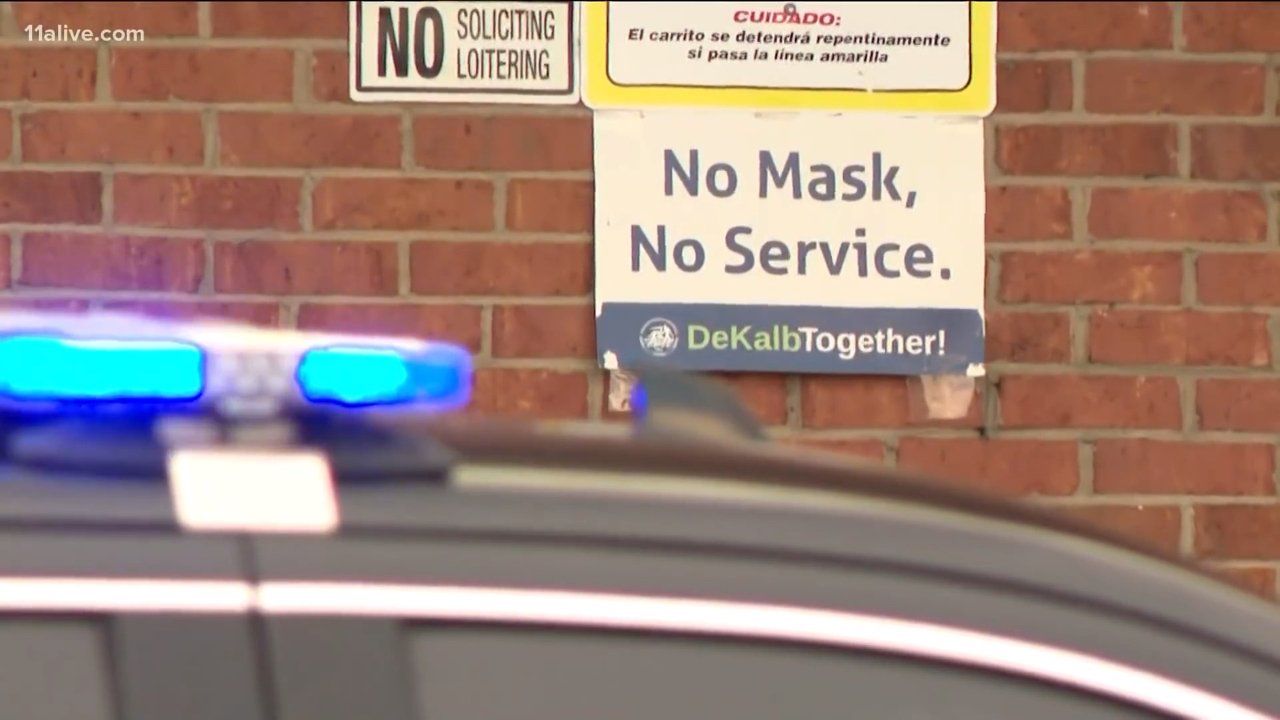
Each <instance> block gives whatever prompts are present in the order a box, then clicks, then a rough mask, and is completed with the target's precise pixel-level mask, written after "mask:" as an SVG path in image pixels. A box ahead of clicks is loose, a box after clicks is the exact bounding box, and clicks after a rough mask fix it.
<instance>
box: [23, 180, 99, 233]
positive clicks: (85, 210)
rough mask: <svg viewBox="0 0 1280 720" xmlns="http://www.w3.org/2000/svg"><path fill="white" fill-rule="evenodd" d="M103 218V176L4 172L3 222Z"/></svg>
mask: <svg viewBox="0 0 1280 720" xmlns="http://www.w3.org/2000/svg"><path fill="white" fill-rule="evenodd" d="M4 222H10V223H14V222H18V223H45V224H53V223H73V224H76V225H92V224H96V223H99V222H102V176H100V175H98V174H97V173H88V172H38V171H34V170H16V171H12V172H0V223H4Z"/></svg>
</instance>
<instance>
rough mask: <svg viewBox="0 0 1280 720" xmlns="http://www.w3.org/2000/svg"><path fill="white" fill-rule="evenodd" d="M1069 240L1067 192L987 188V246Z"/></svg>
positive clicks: (1069, 198) (1003, 187) (1069, 215)
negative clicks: (1004, 243)
mask: <svg viewBox="0 0 1280 720" xmlns="http://www.w3.org/2000/svg"><path fill="white" fill-rule="evenodd" d="M1070 238H1071V197H1070V195H1068V194H1067V189H1066V188H1060V187H1018V186H999V187H991V188H987V242H1019V241H1026V240H1068V239H1070Z"/></svg>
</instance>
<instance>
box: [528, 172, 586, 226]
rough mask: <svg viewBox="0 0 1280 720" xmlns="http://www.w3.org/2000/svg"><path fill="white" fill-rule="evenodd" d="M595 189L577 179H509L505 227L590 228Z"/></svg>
mask: <svg viewBox="0 0 1280 720" xmlns="http://www.w3.org/2000/svg"><path fill="white" fill-rule="evenodd" d="M594 197H595V196H594V191H593V189H592V185H591V183H590V182H587V181H580V180H512V181H511V182H510V183H509V184H508V185H507V228H508V229H510V230H515V231H517V232H560V233H585V232H591V229H592V225H591V223H592V219H593V218H594V215H593V213H594V203H595V200H594Z"/></svg>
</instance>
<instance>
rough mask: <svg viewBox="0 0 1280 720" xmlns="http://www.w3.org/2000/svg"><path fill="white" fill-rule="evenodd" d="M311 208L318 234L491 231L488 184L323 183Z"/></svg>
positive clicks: (407, 181)
mask: <svg viewBox="0 0 1280 720" xmlns="http://www.w3.org/2000/svg"><path fill="white" fill-rule="evenodd" d="M312 205H313V207H314V210H313V218H314V223H315V227H316V229H317V230H426V231H449V230H471V231H483V230H492V229H493V185H492V184H490V183H489V182H488V181H487V180H436V179H418V178H324V179H322V180H320V182H319V183H317V184H316V189H315V193H314V195H313V197H312Z"/></svg>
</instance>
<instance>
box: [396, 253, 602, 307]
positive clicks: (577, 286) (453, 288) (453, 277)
mask: <svg viewBox="0 0 1280 720" xmlns="http://www.w3.org/2000/svg"><path fill="white" fill-rule="evenodd" d="M409 268H410V277H411V278H412V282H411V287H412V288H413V292H414V293H415V294H418V295H500V296H506V297H511V296H532V295H555V296H571V295H572V296H578V295H586V294H588V293H590V292H591V281H592V277H593V276H592V256H591V246H590V245H589V244H587V243H576V242H572V243H510V242H420V243H414V244H413V246H412V248H411V249H410V252H409Z"/></svg>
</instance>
